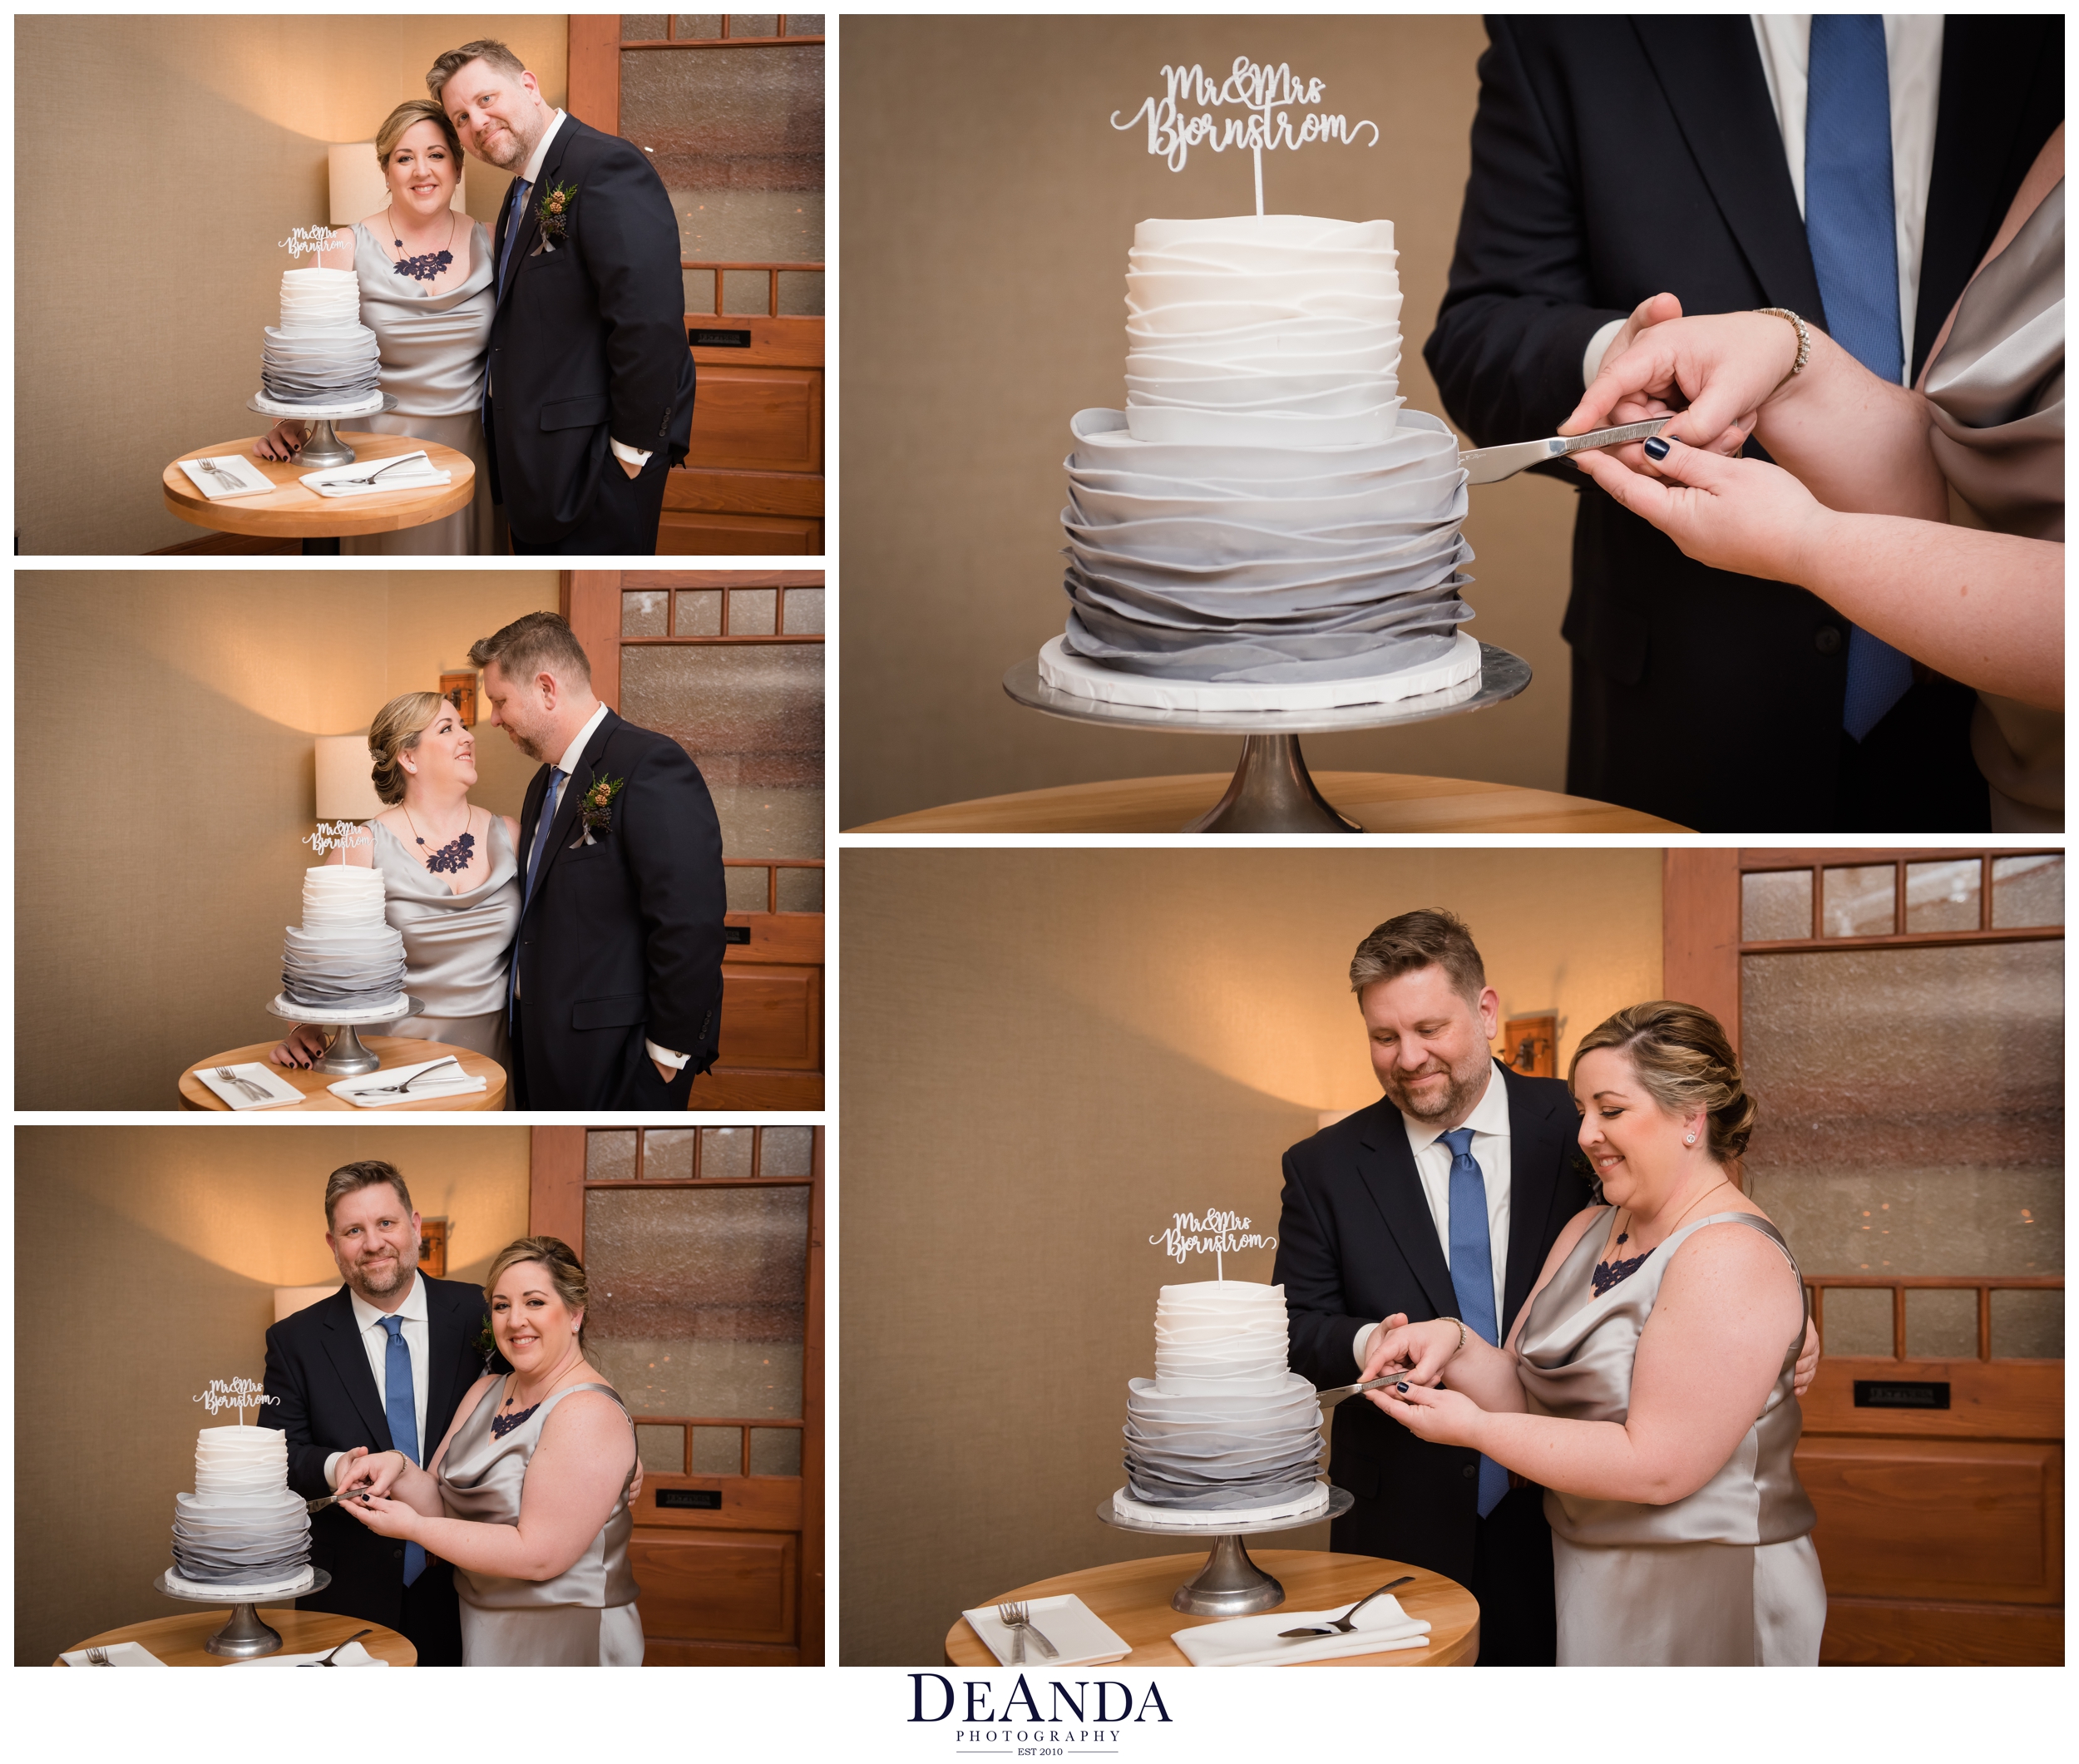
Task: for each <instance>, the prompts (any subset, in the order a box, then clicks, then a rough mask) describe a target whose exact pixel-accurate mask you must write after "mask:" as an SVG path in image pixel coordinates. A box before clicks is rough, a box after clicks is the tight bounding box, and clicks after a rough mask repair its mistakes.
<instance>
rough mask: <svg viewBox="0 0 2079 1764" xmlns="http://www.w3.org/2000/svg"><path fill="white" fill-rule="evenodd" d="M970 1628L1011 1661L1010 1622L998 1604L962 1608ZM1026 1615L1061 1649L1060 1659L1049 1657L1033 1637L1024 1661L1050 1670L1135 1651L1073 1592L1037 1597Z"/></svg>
mask: <svg viewBox="0 0 2079 1764" xmlns="http://www.w3.org/2000/svg"><path fill="white" fill-rule="evenodd" d="M960 1615H961V1616H962V1617H964V1618H966V1619H967V1624H968V1627H969V1628H970V1629H972V1630H973V1631H974V1632H975V1634H977V1635H978V1636H980V1638H982V1643H983V1645H984V1646H985V1647H986V1648H988V1649H989V1651H990V1653H993V1654H995V1656H996V1658H997V1660H998V1661H999V1663H1001V1664H1003V1665H1005V1666H1008V1665H1010V1656H1011V1651H1012V1650H1011V1646H1010V1624H1008V1623H1005V1621H1004V1620H1003V1618H1000V1617H999V1616H997V1614H996V1607H995V1606H994V1605H981V1606H979V1607H977V1608H975V1609H974V1610H972V1611H963V1612H961V1613H960ZM1025 1615H1026V1616H1027V1617H1028V1618H1030V1619H1031V1622H1032V1626H1033V1628H1035V1629H1037V1630H1038V1631H1039V1633H1041V1634H1042V1635H1044V1636H1045V1637H1046V1638H1047V1639H1048V1640H1049V1641H1050V1642H1052V1643H1054V1646H1055V1647H1056V1648H1059V1649H1060V1651H1061V1653H1060V1658H1059V1659H1054V1660H1050V1659H1049V1658H1047V1655H1046V1650H1045V1649H1044V1648H1041V1647H1040V1645H1039V1643H1037V1642H1035V1641H1034V1640H1033V1639H1032V1638H1030V1636H1028V1637H1027V1638H1026V1639H1025V1664H1026V1665H1028V1666H1044V1667H1045V1668H1048V1669H1049V1671H1052V1670H1054V1668H1058V1667H1063V1666H1098V1665H1102V1664H1103V1663H1104V1662H1105V1661H1107V1660H1123V1659H1124V1658H1126V1657H1127V1655H1128V1654H1129V1653H1132V1652H1133V1649H1132V1648H1129V1647H1128V1646H1127V1645H1126V1643H1124V1642H1123V1641H1122V1640H1120V1638H1119V1637H1118V1636H1117V1635H1115V1634H1114V1633H1113V1632H1112V1630H1111V1628H1109V1625H1107V1624H1106V1623H1105V1621H1104V1618H1101V1617H1099V1615H1098V1614H1097V1613H1096V1612H1094V1611H1093V1610H1092V1609H1091V1608H1089V1606H1088V1605H1086V1604H1085V1603H1084V1602H1083V1601H1082V1600H1081V1599H1079V1598H1077V1597H1076V1596H1075V1594H1073V1593H1064V1594H1057V1595H1056V1596H1055V1597H1054V1598H1035V1599H1032V1600H1030V1602H1028V1603H1027V1604H1026V1607H1025Z"/></svg>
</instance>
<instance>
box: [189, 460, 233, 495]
mask: <svg viewBox="0 0 2079 1764" xmlns="http://www.w3.org/2000/svg"><path fill="white" fill-rule="evenodd" d="M196 463H197V464H199V465H200V467H202V469H203V470H204V471H205V472H208V473H209V474H210V477H213V478H215V480H216V481H217V482H219V483H220V484H228V485H230V487H231V488H232V489H234V490H243V489H244V485H243V484H241V483H240V482H239V481H238V479H236V478H235V477H232V476H231V474H230V472H226V471H225V469H224V468H223V467H221V466H220V465H219V464H218V463H217V462H215V460H213V459H205V460H199V461H197V462H196Z"/></svg>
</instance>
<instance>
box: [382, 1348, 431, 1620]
mask: <svg viewBox="0 0 2079 1764" xmlns="http://www.w3.org/2000/svg"><path fill="white" fill-rule="evenodd" d="M383 1327H384V1328H385V1329H387V1330H388V1331H389V1332H390V1340H389V1345H388V1346H386V1347H385V1348H384V1349H383V1419H384V1420H386V1421H388V1422H389V1424H390V1443H391V1445H394V1446H395V1447H396V1448H397V1449H398V1450H399V1451H401V1452H402V1453H403V1454H404V1455H405V1456H406V1457H407V1458H409V1459H410V1460H412V1463H414V1464H417V1462H418V1461H419V1456H418V1402H417V1397H416V1396H415V1395H414V1393H413V1391H412V1350H411V1349H410V1348H408V1347H407V1346H405V1345H404V1319H403V1318H402V1317H384V1318H383ZM425 1572H426V1551H425V1549H424V1547H423V1546H422V1545H420V1544H406V1545H405V1546H404V1584H405V1585H407V1586H409V1585H410V1584H412V1582H413V1581H414V1580H416V1579H418V1577H419V1576H420V1575H421V1574H424V1573H425Z"/></svg>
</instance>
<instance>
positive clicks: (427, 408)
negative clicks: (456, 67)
mask: <svg viewBox="0 0 2079 1764" xmlns="http://www.w3.org/2000/svg"><path fill="white" fill-rule="evenodd" d="M375 156H376V161H377V163H378V165H380V166H382V168H383V180H384V182H385V183H387V184H388V186H389V197H390V200H388V203H386V204H385V205H384V206H383V208H382V210H380V211H378V213H376V214H373V215H369V216H368V219H366V220H360V221H357V222H355V223H354V225H353V226H352V227H350V228H348V230H346V231H345V232H343V233H338V234H334V235H333V245H332V247H331V249H330V250H328V251H326V252H325V253H324V254H323V256H321V257H319V259H318V263H319V267H320V268H322V269H351V270H353V271H354V272H355V273H356V274H357V275H358V277H359V278H360V282H361V322H362V323H363V324H365V325H367V326H368V329H370V330H372V331H373V332H374V333H375V334H376V341H377V343H378V345H379V347H380V348H381V351H382V358H383V361H382V384H383V391H385V392H386V393H390V394H391V395H392V396H393V397H394V398H396V399H397V401H398V403H397V408H396V410H395V411H393V412H378V413H376V414H375V415H373V416H370V417H357V418H353V423H352V426H353V427H356V428H363V429H372V430H373V431H374V432H377V433H378V434H383V435H411V436H414V437H417V438H418V439H419V440H421V441H434V442H440V443H441V444H442V446H444V447H452V448H454V449H455V450H456V451H457V452H461V453H467V454H468V456H469V457H470V458H471V459H472V461H473V462H475V464H476V467H477V494H476V499H475V501H474V502H472V505H471V506H469V507H467V508H465V509H461V510H458V511H457V512H455V513H454V514H452V515H449V516H447V517H446V518H445V519H443V520H440V521H430V522H428V523H427V524H426V525H424V526H412V527H407V528H405V529H404V530H403V531H401V532H395V533H375V534H371V535H369V536H367V537H364V538H359V539H348V540H345V541H343V542H342V544H341V546H340V549H341V550H342V551H344V552H357V551H358V552H361V553H363V554H368V553H390V554H406V553H409V554H425V553H440V554H444V555H461V554H463V553H472V552H474V553H491V552H495V551H499V550H501V546H499V545H498V544H497V543H496V536H495V534H494V531H493V527H492V520H491V469H490V462H489V460H488V458H487V457H486V454H485V452H484V432H483V422H482V417H481V410H482V405H483V383H484V351H485V349H486V346H487V344H488V343H489V340H490V337H491V314H492V311H493V309H495V307H496V304H497V303H496V299H494V297H493V295H492V293H491V235H489V234H488V233H486V231H485V230H484V228H483V225H482V223H481V222H480V221H476V220H471V219H470V218H469V217H468V216H467V215H460V214H457V213H456V212H455V211H454V210H452V208H450V207H449V206H448V203H449V200H450V199H452V197H453V195H454V194H455V186H456V184H457V181H458V180H460V178H461V176H462V147H461V145H460V143H459V142H458V141H457V139H456V136H455V129H454V125H453V124H452V123H451V122H449V121H448V120H447V113H446V112H445V111H442V109H441V107H440V106H438V105H437V104H435V103H434V102H432V100H431V99H427V98H410V99H407V100H406V101H404V102H403V103H402V104H400V105H398V107H397V108H396V109H395V110H393V111H391V112H390V114H389V116H388V118H387V119H386V120H385V121H384V122H383V126H382V127H381V129H379V130H378V131H377V132H376V137H375ZM308 436H309V429H308V427H306V425H304V423H301V422H296V421H295V420H294V419H293V418H284V419H283V420H282V421H281V422H277V423H276V424H275V425H274V427H273V428H272V429H271V430H269V432H268V433H266V434H265V435H263V436H262V437H260V438H259V440H258V441H257V442H254V444H253V451H254V452H255V453H257V454H259V456H260V457H262V458H264V459H293V458H294V457H295V456H296V452H297V450H298V449H299V447H302V446H303V444H304V441H305V439H306V438H308Z"/></svg>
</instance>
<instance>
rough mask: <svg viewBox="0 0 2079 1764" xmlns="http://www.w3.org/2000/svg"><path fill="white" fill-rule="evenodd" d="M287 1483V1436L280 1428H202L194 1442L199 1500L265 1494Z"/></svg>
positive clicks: (244, 1497)
mask: <svg viewBox="0 0 2079 1764" xmlns="http://www.w3.org/2000/svg"><path fill="white" fill-rule="evenodd" d="M288 1486H289V1435H287V1434H285V1433H284V1432H283V1431H282V1430H281V1429H280V1428H279V1427H205V1428H204V1429H203V1430H202V1431H201V1432H200V1435H197V1436H196V1439H195V1496H196V1498H197V1499H198V1500H241V1499H244V1500H250V1499H253V1498H254V1497H264V1496H266V1495H271V1494H274V1493H275V1492H276V1491H278V1490H285V1489H287V1488H288Z"/></svg>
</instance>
